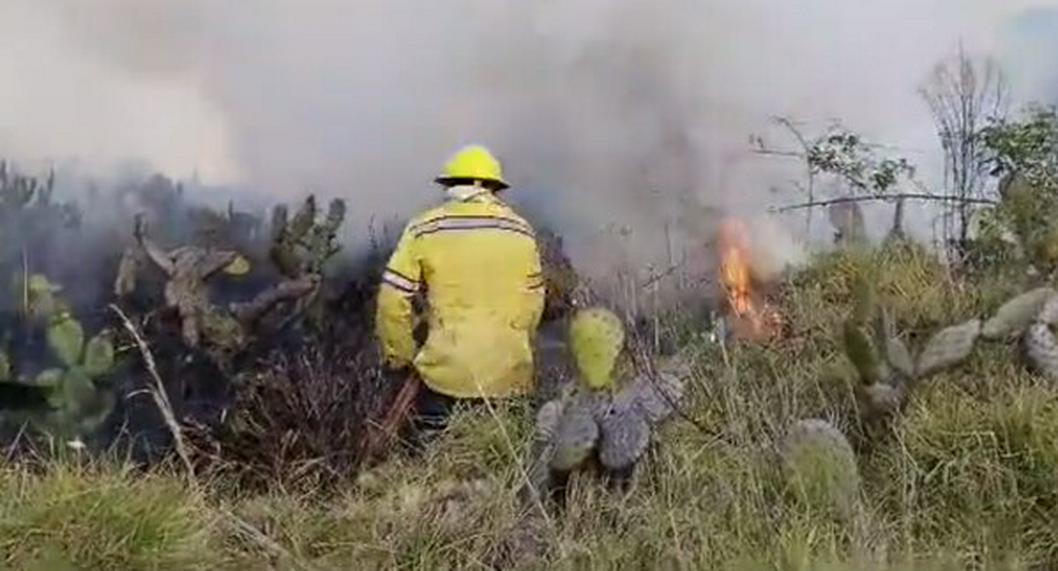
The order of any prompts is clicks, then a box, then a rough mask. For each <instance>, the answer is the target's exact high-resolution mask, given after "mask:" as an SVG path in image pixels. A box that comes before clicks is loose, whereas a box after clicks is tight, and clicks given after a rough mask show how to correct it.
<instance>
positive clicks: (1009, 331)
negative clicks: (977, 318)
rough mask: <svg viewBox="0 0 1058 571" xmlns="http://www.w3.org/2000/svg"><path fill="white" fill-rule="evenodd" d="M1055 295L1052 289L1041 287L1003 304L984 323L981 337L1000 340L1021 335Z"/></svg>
mask: <svg viewBox="0 0 1058 571" xmlns="http://www.w3.org/2000/svg"><path fill="white" fill-rule="evenodd" d="M1055 295H1056V292H1055V291H1054V289H1052V288H1049V287H1041V288H1037V289H1034V290H1032V291H1028V292H1026V293H1023V294H1021V295H1019V296H1017V297H1015V298H1014V299H1012V300H1010V301H1008V302H1006V303H1004V304H1003V305H1002V306H1001V307H1000V308H999V310H998V311H996V314H995V316H993V317H992V318H991V319H989V320H988V321H986V322H985V324H984V326H983V327H982V328H981V336H982V337H984V338H985V339H989V340H1001V339H1005V338H1009V337H1014V336H1016V335H1019V334H1021V332H1022V331H1025V328H1026V327H1028V326H1029V325H1030V324H1031V323H1032V322H1033V321H1035V320H1036V317H1037V316H1038V315H1039V313H1040V309H1041V308H1043V305H1044V303H1046V302H1047V300H1048V299H1049V298H1051V297H1053V296H1055Z"/></svg>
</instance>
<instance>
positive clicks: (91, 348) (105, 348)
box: [84, 333, 114, 377]
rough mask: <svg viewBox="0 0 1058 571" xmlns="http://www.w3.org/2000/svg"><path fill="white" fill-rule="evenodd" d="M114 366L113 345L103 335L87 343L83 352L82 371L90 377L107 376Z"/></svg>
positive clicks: (107, 337)
mask: <svg viewBox="0 0 1058 571" xmlns="http://www.w3.org/2000/svg"><path fill="white" fill-rule="evenodd" d="M113 366H114V343H112V342H111V341H110V337H109V336H107V335H106V334H105V333H100V334H99V335H96V336H95V337H93V338H91V339H90V340H89V341H88V344H87V345H85V350H84V369H85V372H86V373H88V375H89V376H91V377H99V376H102V375H105V374H107V373H108V372H109V371H110V369H111V368H112V367H113Z"/></svg>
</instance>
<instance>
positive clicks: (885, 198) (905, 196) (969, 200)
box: [769, 193, 998, 212]
mask: <svg viewBox="0 0 1058 571" xmlns="http://www.w3.org/2000/svg"><path fill="white" fill-rule="evenodd" d="M894 200H926V201H932V202H956V203H965V204H988V205H995V204H998V202H996V201H995V200H991V199H988V198H974V197H959V196H937V195H935V194H919V193H898V194H886V195H880V196H874V195H871V196H843V197H841V198H831V199H828V200H816V201H811V202H803V203H800V204H790V205H787V206H778V207H775V206H773V207H771V208H769V211H771V212H790V211H792V210H803V209H805V208H815V207H819V206H830V205H832V204H843V203H847V202H871V201H878V202H892V201H894Z"/></svg>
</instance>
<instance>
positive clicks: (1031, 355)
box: [1024, 323, 1058, 380]
mask: <svg viewBox="0 0 1058 571" xmlns="http://www.w3.org/2000/svg"><path fill="white" fill-rule="evenodd" d="M1024 342H1025V356H1026V357H1027V358H1028V360H1029V363H1030V364H1031V365H1032V367H1033V368H1034V369H1035V370H1036V371H1038V372H1039V373H1040V374H1043V375H1045V376H1047V377H1049V378H1050V379H1053V380H1058V342H1056V341H1055V338H1054V333H1052V332H1051V329H1050V328H1049V327H1048V326H1047V325H1045V324H1043V323H1035V324H1033V325H1030V326H1029V329H1028V331H1026V332H1025V340H1024Z"/></svg>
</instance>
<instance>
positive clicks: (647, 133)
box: [0, 0, 1058, 265]
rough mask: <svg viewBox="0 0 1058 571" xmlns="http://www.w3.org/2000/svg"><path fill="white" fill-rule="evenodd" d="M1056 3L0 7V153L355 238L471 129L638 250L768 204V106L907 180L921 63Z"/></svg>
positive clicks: (399, 210) (514, 175)
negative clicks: (281, 206)
mask: <svg viewBox="0 0 1058 571" xmlns="http://www.w3.org/2000/svg"><path fill="white" fill-rule="evenodd" d="M1056 4H1058V2H1055V1H1054V0H1050V1H1044V0H1041V1H1036V2H1032V1H1029V0H1017V1H1009V0H1005V1H1003V2H1000V1H997V0H889V1H887V2H871V3H865V2H849V1H848V0H817V1H815V2H790V1H786V0H743V1H738V2H735V1H720V0H707V1H702V0H699V1H692V0H661V1H658V2H639V1H635V0H563V1H558V0H541V1H537V2H515V1H513V0H505V1H504V0H501V1H496V0H449V1H446V2H421V1H417V0H359V1H356V2H339V1H326V0H300V1H298V2H293V1H290V0H260V1H257V2H253V3H246V2H208V1H206V0H96V1H94V2H80V1H78V0H66V1H57V2H53V3H44V2H39V1H37V0H5V2H4V3H3V4H2V5H0V21H3V22H5V23H6V26H5V28H6V29H5V33H4V34H0V75H2V76H3V77H5V78H6V80H5V81H4V82H3V83H2V84H0V155H4V156H8V157H13V158H16V159H20V160H23V161H48V160H52V161H55V160H60V161H61V160H69V159H77V160H78V162H79V164H82V165H85V168H87V169H89V170H91V171H93V172H107V170H108V169H111V168H113V166H114V165H115V164H118V163H120V162H121V161H124V160H126V159H129V158H142V159H145V160H147V161H149V162H150V163H151V164H153V165H155V166H156V167H157V168H160V169H162V170H163V171H166V172H167V173H169V174H171V175H173V176H177V177H187V176H190V175H191V174H192V173H197V174H199V175H200V176H202V177H203V178H204V179H205V180H206V181H210V182H214V183H224V184H237V185H240V186H246V187H252V188H256V189H261V190H264V191H266V192H269V193H272V194H274V195H276V196H280V197H284V198H290V197H292V196H295V195H300V194H302V193H304V192H307V191H316V192H319V193H320V194H321V195H325V196H333V195H338V196H344V197H346V198H347V199H348V200H349V203H350V210H351V216H350V220H349V225H350V226H351V227H353V228H365V227H366V225H367V221H368V220H369V219H370V218H383V219H385V218H389V217H398V218H402V217H405V216H407V215H409V214H411V213H412V212H413V211H414V210H416V209H418V208H421V207H423V206H425V205H427V204H429V203H431V202H432V201H435V200H436V199H437V198H438V197H439V195H438V193H436V191H435V189H434V188H433V187H432V186H431V184H430V180H431V179H432V177H433V175H434V174H435V171H436V169H438V168H439V165H440V164H441V163H442V162H443V160H444V159H445V158H447V156H448V154H449V153H451V152H452V151H453V150H455V149H456V148H457V147H458V146H460V145H461V144H463V143H467V142H472V141H473V142H481V143H485V144H487V145H490V146H491V147H492V148H493V149H494V150H495V151H496V152H497V153H498V154H499V155H500V156H501V158H502V159H503V160H504V162H505V166H506V168H507V171H508V175H509V178H510V179H511V180H512V181H513V182H514V185H515V188H514V189H513V191H512V198H514V199H515V200H517V201H518V202H519V203H521V204H524V205H525V207H526V208H527V209H529V210H532V211H534V212H536V213H539V214H540V215H541V216H542V217H544V218H545V219H547V220H548V221H550V222H551V223H553V224H555V225H557V227H558V229H559V230H560V231H562V232H563V233H564V234H565V235H566V236H567V241H569V242H571V245H572V246H574V254H575V255H577V254H578V249H577V248H578V246H579V245H583V244H586V243H588V242H589V241H590V240H591V238H592V236H599V235H603V236H606V235H607V234H606V231H605V230H603V228H604V227H605V226H606V225H607V224H608V223H616V224H619V225H628V226H630V227H632V228H633V231H634V232H636V239H635V240H630V241H628V246H627V247H629V248H631V249H632V251H631V252H630V255H632V256H633V257H634V258H636V259H651V258H652V257H653V258H656V257H657V256H658V255H659V254H658V253H659V252H661V251H662V250H663V249H664V248H662V244H664V243H665V242H666V240H665V236H664V234H665V233H664V232H663V231H662V229H663V228H664V227H665V226H664V224H665V223H666V222H672V223H674V224H675V223H678V219H682V220H683V225H684V227H693V222H694V221H695V220H696V219H697V218H704V217H705V214H704V212H703V211H701V210H700V209H704V208H706V207H717V208H724V209H732V210H735V211H739V212H746V213H747V214H759V213H760V211H761V210H762V207H763V206H764V205H766V204H771V203H775V202H778V201H781V200H784V198H783V197H782V196H773V195H772V194H771V193H770V192H769V189H770V188H772V187H782V188H789V184H788V181H789V179H790V178H791V177H794V176H796V175H797V171H796V169H791V168H790V166H791V165H788V164H783V163H782V162H781V160H776V159H764V158H761V157H755V156H753V155H752V154H750V153H749V152H748V147H749V145H748V143H747V139H748V136H749V135H750V134H753V133H760V132H762V131H764V130H765V129H766V128H767V125H768V120H769V117H771V116H773V115H785V116H790V117H795V118H801V119H805V120H809V121H814V122H815V123H814V124H816V125H820V126H821V125H823V124H824V123H825V121H826V120H828V119H830V118H841V119H842V121H843V122H844V123H845V124H846V125H848V126H849V127H850V128H853V129H856V130H858V131H860V132H863V133H864V134H866V135H867V136H869V137H871V138H872V139H874V140H878V141H884V142H887V143H890V144H894V145H896V146H898V148H899V149H900V150H901V152H902V153H903V154H905V155H907V156H908V157H909V158H910V159H911V160H913V161H916V162H919V163H920V164H922V165H924V166H925V172H924V175H925V176H926V177H927V178H928V177H929V176H930V172H931V169H932V170H933V171H934V173H935V168H936V165H937V150H936V144H935V142H934V140H933V130H932V126H931V123H930V121H929V117H928V114H927V110H926V108H925V106H924V105H923V104H922V102H921V100H920V99H919V97H918V95H917V93H916V89H917V87H918V86H919V85H920V83H921V82H922V81H923V80H924V79H925V77H926V75H927V73H928V71H929V69H930V67H931V66H932V65H933V64H934V63H935V62H936V61H937V60H938V59H940V58H942V57H945V56H947V55H949V54H951V53H952V52H953V51H954V50H955V49H956V48H957V46H958V44H959V43H960V42H962V43H963V44H964V45H965V46H966V47H967V48H968V49H969V50H970V51H971V52H974V53H990V52H996V51H1002V50H1001V48H1003V47H1004V46H1007V45H1009V44H1011V42H1012V39H1011V31H1010V22H1012V21H1014V20H1015V19H1017V18H1018V17H1019V16H1022V15H1023V14H1025V10H1026V9H1028V8H1031V7H1035V6H1047V5H1056ZM1015 36H1016V34H1015ZM1004 53H1005V52H1004ZM1039 56H1040V57H1047V58H1050V57H1051V56H1049V55H1046V56H1044V54H1039ZM1026 75H1030V76H1031V75H1033V73H1027V74H1026ZM1026 81H1028V80H1027V79H1026ZM786 198H787V199H788V198H789V197H786ZM914 214H915V213H914V212H910V213H909V218H910V219H912V220H914ZM820 219H822V217H820ZM673 221H676V222H673ZM586 251H587V250H581V253H580V254H579V255H580V259H579V260H578V262H580V263H582V265H583V264H587V262H589V261H591V258H590V257H589V256H588V255H587V254H586V253H584V252H586Z"/></svg>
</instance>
